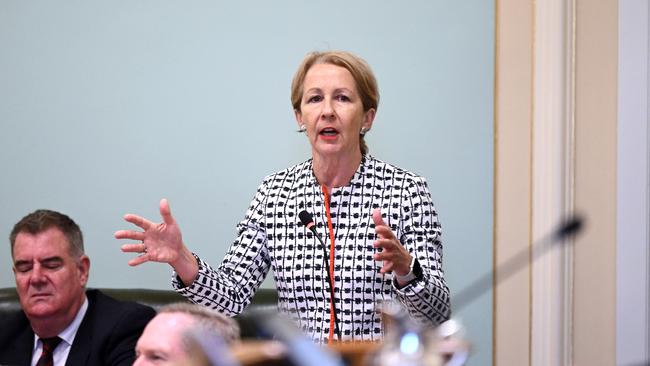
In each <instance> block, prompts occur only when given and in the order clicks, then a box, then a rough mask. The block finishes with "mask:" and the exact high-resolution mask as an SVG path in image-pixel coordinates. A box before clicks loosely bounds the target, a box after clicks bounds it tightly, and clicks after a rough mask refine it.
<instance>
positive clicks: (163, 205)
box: [160, 198, 174, 225]
mask: <svg viewBox="0 0 650 366" xmlns="http://www.w3.org/2000/svg"><path fill="white" fill-rule="evenodd" d="M160 216H162V219H163V221H164V222H165V224H167V225H173V224H174V217H172V210H171V207H169V201H167V199H166V198H163V199H161V200H160Z"/></svg>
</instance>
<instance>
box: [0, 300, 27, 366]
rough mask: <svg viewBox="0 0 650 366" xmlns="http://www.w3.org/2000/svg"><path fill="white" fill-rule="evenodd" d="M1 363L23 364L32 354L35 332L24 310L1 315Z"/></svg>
mask: <svg viewBox="0 0 650 366" xmlns="http://www.w3.org/2000/svg"><path fill="white" fill-rule="evenodd" d="M0 324H2V326H0V364H9V365H11V364H22V363H24V362H23V361H25V360H27V358H25V357H27V356H26V355H27V354H31V345H32V343H33V342H34V332H32V330H31V329H32V328H31V327H30V326H29V321H28V320H27V317H26V316H25V313H23V312H22V310H18V311H12V312H9V313H2V315H0Z"/></svg>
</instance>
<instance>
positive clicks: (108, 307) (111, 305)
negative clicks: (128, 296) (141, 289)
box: [86, 289, 156, 318]
mask: <svg viewBox="0 0 650 366" xmlns="http://www.w3.org/2000/svg"><path fill="white" fill-rule="evenodd" d="M86 297H88V303H89V307H92V308H93V309H94V310H95V309H97V310H100V311H101V314H102V315H107V314H121V313H131V312H135V313H141V314H143V316H146V315H150V317H152V318H153V317H154V316H155V315H156V311H155V310H154V309H153V308H152V307H150V306H147V305H143V304H140V303H138V302H135V301H124V300H118V299H116V298H113V297H111V296H109V295H107V294H105V293H103V292H102V291H100V290H97V289H90V290H86Z"/></svg>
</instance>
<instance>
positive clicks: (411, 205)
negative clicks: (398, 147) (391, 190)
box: [393, 177, 451, 325]
mask: <svg viewBox="0 0 650 366" xmlns="http://www.w3.org/2000/svg"><path fill="white" fill-rule="evenodd" d="M400 233H401V234H400V237H399V240H400V242H401V243H402V245H404V246H405V247H406V249H407V250H408V251H409V253H411V255H412V256H414V257H415V258H416V259H417V261H418V262H419V263H420V266H421V268H422V276H421V278H419V279H416V280H413V281H412V282H411V283H409V284H407V285H406V286H404V287H402V288H398V287H397V286H395V281H393V288H394V291H395V293H396V295H397V299H398V300H399V302H400V303H402V305H403V306H404V307H405V308H406V309H407V311H408V313H409V315H410V316H411V318H413V319H416V320H417V321H418V322H420V323H423V324H433V325H438V324H440V323H442V322H444V321H446V320H448V319H449V316H450V314H451V307H450V301H449V288H448V287H447V284H446V282H445V278H444V273H443V270H442V242H441V241H440V236H441V233H442V232H441V228H440V224H439V222H438V214H437V212H436V209H435V207H434V206H433V203H432V201H431V194H430V193H429V189H428V188H427V183H426V181H425V180H424V178H421V177H415V178H414V179H413V180H411V181H409V182H408V183H407V184H406V186H405V188H404V190H403V193H402V207H401V222H400Z"/></svg>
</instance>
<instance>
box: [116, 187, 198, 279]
mask: <svg viewBox="0 0 650 366" xmlns="http://www.w3.org/2000/svg"><path fill="white" fill-rule="evenodd" d="M160 216H162V219H163V222H162V223H155V222H151V221H149V220H147V219H145V218H144V217H140V216H138V215H133V214H127V215H124V220H126V221H128V222H130V223H132V224H133V225H136V226H138V227H139V228H140V229H142V231H140V230H120V231H117V232H115V238H117V239H131V240H135V241H140V243H129V244H124V245H122V248H121V249H122V251H123V252H126V253H140V255H138V256H137V257H135V258H133V259H131V260H130V261H129V265H130V266H137V265H139V264H142V263H145V262H163V263H169V264H173V263H175V262H176V261H177V260H178V257H179V255H180V253H181V252H182V250H183V248H184V247H185V246H184V245H183V238H182V236H181V230H180V228H179V227H178V224H176V221H175V220H174V218H173V217H172V214H171V210H170V209H169V202H168V201H167V200H166V199H162V200H161V201H160Z"/></svg>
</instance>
